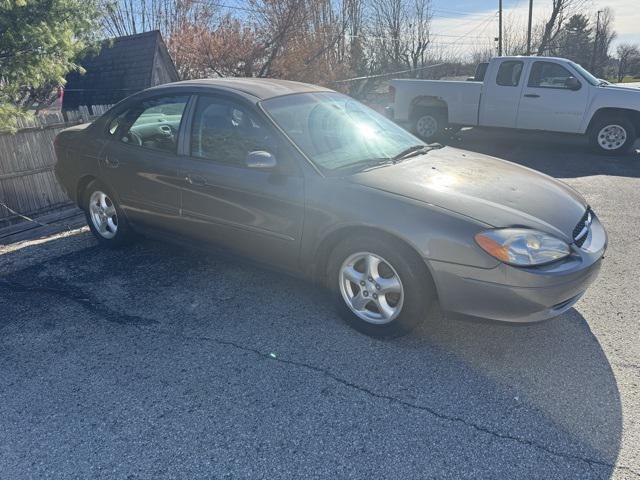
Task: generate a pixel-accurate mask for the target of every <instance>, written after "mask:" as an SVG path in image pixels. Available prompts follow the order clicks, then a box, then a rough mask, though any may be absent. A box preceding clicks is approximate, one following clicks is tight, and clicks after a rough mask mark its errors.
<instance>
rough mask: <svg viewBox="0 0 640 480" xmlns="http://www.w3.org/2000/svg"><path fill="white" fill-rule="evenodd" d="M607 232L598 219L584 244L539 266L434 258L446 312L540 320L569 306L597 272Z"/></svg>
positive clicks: (507, 320)
mask: <svg viewBox="0 0 640 480" xmlns="http://www.w3.org/2000/svg"><path fill="white" fill-rule="evenodd" d="M606 247H607V235H606V232H605V231H604V228H603V227H602V225H601V224H600V222H599V221H598V219H597V218H594V222H593V223H592V225H591V230H590V231H589V234H588V237H587V240H586V241H585V243H584V244H583V246H582V247H581V248H578V247H577V246H576V245H573V246H572V250H573V251H572V254H571V255H570V256H569V257H567V258H566V259H565V260H562V261H560V262H557V263H554V264H551V265H546V266H542V267H536V268H517V267H512V266H509V265H506V264H502V263H501V264H499V265H498V266H497V267H495V268H491V269H483V268H475V267H470V266H466V265H459V264H454V263H447V262H440V261H430V262H429V264H430V265H431V270H432V273H433V276H434V281H435V283H436V287H437V290H438V297H439V300H440V305H441V307H442V308H443V310H445V311H450V312H455V313H460V314H464V315H470V316H474V317H482V318H488V319H492V320H499V321H505V322H535V321H540V320H546V319H548V318H552V317H555V316H557V315H560V314H561V313H563V312H565V311H566V310H568V309H570V308H571V307H572V306H573V305H574V304H575V303H576V302H577V301H578V300H579V299H580V297H581V296H582V295H583V294H584V292H585V291H586V290H587V288H588V287H589V285H591V284H592V283H593V281H594V280H595V279H596V277H597V276H598V272H599V271H600V266H601V263H602V262H601V259H602V257H603V255H604V252H605V250H606Z"/></svg>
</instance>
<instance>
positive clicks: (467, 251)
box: [55, 79, 607, 336]
mask: <svg viewBox="0 0 640 480" xmlns="http://www.w3.org/2000/svg"><path fill="white" fill-rule="evenodd" d="M55 148H56V154H57V157H58V162H57V165H56V174H57V176H58V179H59V181H60V183H61V185H63V187H64V188H65V189H66V191H67V193H68V195H69V196H70V197H71V198H72V199H73V200H74V201H75V202H76V203H77V204H78V205H79V206H80V207H81V208H83V209H84V210H85V212H86V215H87V220H88V223H89V226H90V228H91V230H92V232H93V233H94V234H95V236H96V237H97V239H98V240H99V241H100V243H102V244H103V245H105V246H109V247H117V246H120V245H123V244H124V243H126V242H128V241H130V240H131V239H132V238H133V237H134V234H135V233H142V234H145V235H150V236H153V237H159V238H167V239H171V240H177V241H180V242H188V243H190V244H196V245H197V246H199V247H204V248H207V249H208V248H214V246H215V247H219V248H222V249H224V250H226V251H231V252H235V253H237V254H240V255H242V256H245V257H250V258H252V259H254V260H257V261H259V262H262V263H266V264H269V265H271V266H275V267H277V268H279V269H281V270H283V271H286V272H289V273H292V274H295V275H300V276H303V277H307V278H312V279H314V280H316V281H317V283H318V284H319V285H324V286H327V287H328V288H329V289H330V290H331V291H332V292H333V294H334V296H335V299H336V303H337V305H338V308H339V309H340V311H341V312H342V313H343V316H344V318H345V319H346V321H347V322H348V323H349V324H350V325H352V326H353V327H355V328H357V329H358V330H360V331H363V332H365V333H368V334H370V335H377V336H388V335H398V334H402V333H406V332H408V331H410V330H411V329H412V328H413V327H415V326H416V325H417V324H418V323H419V322H420V321H422V320H423V319H425V318H426V317H427V316H428V311H429V307H430V305H431V303H432V302H433V301H435V300H436V299H437V300H438V301H439V303H440V305H441V307H442V309H444V310H446V311H452V312H457V313H461V314H465V315H471V316H476V317H483V318H490V319H494V320H500V321H507V322H528V321H537V320H543V319H546V318H550V317H553V316H555V315H558V314H560V313H562V312H564V311H565V310H567V309H569V308H570V307H571V306H572V305H573V304H574V303H575V302H576V301H577V300H578V299H579V298H580V296H581V295H582V294H583V293H584V292H585V290H586V289H587V287H588V286H589V284H590V283H591V282H593V280H594V279H595V278H596V276H597V273H598V270H599V268H600V263H601V258H602V256H603V254H604V251H605V248H606V245H607V236H606V233H605V231H604V229H603V227H602V225H601V224H600V222H599V221H598V217H597V216H596V215H595V213H594V212H593V211H592V210H591V209H590V208H589V206H588V204H587V202H586V201H585V200H584V199H583V198H582V197H581V196H580V194H578V193H577V192H576V191H574V190H572V189H571V188H570V187H568V186H567V185H565V184H563V183H561V182H559V181H557V180H554V179H553V178H550V177H548V176H545V175H542V174H540V173H538V172H535V171H533V170H530V169H527V168H523V167H521V166H517V165H514V164H512V163H509V162H504V161H501V160H497V159H495V158H491V157H486V156H481V155H477V154H472V153H469V152H465V151H462V150H457V149H454V148H449V147H446V148H438V147H437V146H429V145H426V144H424V143H423V142H421V141H420V140H419V139H417V138H416V137H414V136H413V135H411V134H410V133H408V132H406V131H405V130H403V129H401V128H400V127H398V126H397V125H395V124H394V123H392V122H391V121H389V120H387V119H386V118H384V117H383V116H381V115H379V114H377V113H376V112H374V111H373V110H371V109H369V108H367V107H365V106H364V105H362V104H360V103H358V102H356V101H355V100H353V99H352V98H350V97H348V96H345V95H342V94H339V93H336V92H334V91H332V90H329V89H326V88H322V87H317V86H313V85H306V84H301V83H296V82H287V81H281V80H271V79H217V80H195V81H185V82H178V83H173V84H168V85H164V86H161V87H155V88H151V89H149V90H146V91H144V92H141V93H139V94H136V95H133V96H131V97H129V98H127V99H125V100H123V101H122V102H120V103H119V104H118V105H116V106H115V107H114V108H113V109H111V110H110V111H109V112H107V113H106V114H105V115H103V116H102V117H100V118H99V119H98V120H96V121H95V122H94V123H92V124H88V125H81V126H78V127H73V128H70V129H67V130H64V131H63V132H62V133H60V134H59V135H58V137H57V138H56V142H55ZM212 281H215V278H212ZM265 288H268V286H266V287H265Z"/></svg>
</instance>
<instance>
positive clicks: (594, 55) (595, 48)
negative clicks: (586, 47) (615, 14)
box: [589, 10, 602, 72]
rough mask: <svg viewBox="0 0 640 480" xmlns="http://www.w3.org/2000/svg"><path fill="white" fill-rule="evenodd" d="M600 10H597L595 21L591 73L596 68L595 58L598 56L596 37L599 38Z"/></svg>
mask: <svg viewBox="0 0 640 480" xmlns="http://www.w3.org/2000/svg"><path fill="white" fill-rule="evenodd" d="M601 13H602V10H598V18H597V20H596V38H594V39H593V55H591V68H590V69H589V70H591V71H592V72H593V71H594V70H595V68H596V56H597V54H598V37H599V36H600V35H599V34H600V14H601Z"/></svg>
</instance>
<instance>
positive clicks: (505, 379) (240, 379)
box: [0, 131, 640, 480]
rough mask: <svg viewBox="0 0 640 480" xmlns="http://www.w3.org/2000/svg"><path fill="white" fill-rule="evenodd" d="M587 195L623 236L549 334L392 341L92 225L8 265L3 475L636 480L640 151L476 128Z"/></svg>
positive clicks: (472, 325)
mask: <svg viewBox="0 0 640 480" xmlns="http://www.w3.org/2000/svg"><path fill="white" fill-rule="evenodd" d="M453 143H454V144H455V145H456V146H459V147H462V148H467V149H470V150H474V151H480V152H483V153H488V154H492V155H496V156H498V157H501V158H505V159H508V160H511V161H515V162H518V163H520V164H523V165H526V166H529V167H531V168H536V169H538V170H541V171H543V172H545V173H548V174H550V175H553V176H556V177H558V178H561V179H563V180H564V181H566V182H567V183H569V184H570V185H572V186H573V187H575V188H577V189H578V190H580V191H581V192H582V193H583V194H584V195H585V197H586V198H587V199H588V201H589V203H590V204H591V206H592V207H593V209H594V210H595V211H596V212H597V213H598V215H599V217H600V218H601V220H602V221H603V223H604V225H605V227H606V228H607V230H608V233H609V235H610V246H609V249H608V251H607V255H606V258H605V261H604V264H603V268H602V271H601V274H600V277H599V279H598V281H597V282H596V283H595V284H594V285H593V286H592V287H591V289H590V290H589V291H588V292H587V294H586V295H585V296H584V297H583V298H582V299H581V300H580V302H579V303H578V304H577V305H576V306H575V308H573V309H571V310H569V311H568V312H567V313H566V314H564V315H562V316H561V317H559V318H556V319H554V320H551V321H547V322H543V323H538V324H532V325H524V326H514V325H508V324H499V323H491V322H477V321H471V320H469V319H464V318H452V317H447V316H444V315H442V313H441V312H440V311H439V309H438V307H437V305H436V306H434V308H433V311H432V312H431V321H429V322H428V323H426V324H425V325H424V326H422V327H421V328H420V329H418V330H417V331H416V332H414V333H413V334H412V335H409V336H406V337H403V338H400V339H394V340H376V339H372V338H369V337H367V336H364V335H362V334H359V333H357V332H355V331H353V330H351V329H349V328H348V327H347V326H346V325H344V324H343V323H342V322H341V321H340V319H339V318H338V316H337V315H336V313H335V309H334V307H333V305H332V304H331V302H330V300H329V298H328V297H327V295H326V293H325V292H323V291H322V290H320V289H319V288H317V287H316V286H314V285H312V284H310V283H306V282H303V281H300V280H298V279H294V278H290V277H287V276H284V275H282V274H279V273H275V272H272V271H269V270H265V269H262V268H259V267H256V266H253V265H250V264H247V263H243V262H238V261H237V260H235V259H232V258H225V257H222V256H216V255H213V254H211V255H206V254H203V253H202V252H199V251H192V250H188V249H185V248H183V247H177V246H173V245H168V244H163V243H160V242H157V241H154V240H149V239H147V240H141V241H139V242H138V243H136V244H134V245H132V246H129V247H126V248H124V249H120V250H116V251H110V250H104V249H102V248H100V247H99V246H98V245H97V243H96V241H95V240H93V238H92V237H91V235H90V234H89V232H88V231H87V230H86V229H81V230H75V231H72V232H65V233H62V234H58V235H53V236H49V237H46V238H43V239H39V240H36V241H27V242H22V243H17V244H12V245H8V246H4V247H0V479H11V480H14V479H15V480H18V479H27V478H46V479H48V478H51V479H74V478H78V479H88V478H92V479H93V478H98V479H102V478H104V479H107V478H108V479H111V478H114V479H143V478H144V479H164V478H176V479H200V478H207V479H211V478H264V479H280V478H284V479H293V478H295V479H298V478H354V479H356V478H357V479H359V478H375V479H395V478H398V479H423V478H507V479H524V478H544V479H552V478H563V479H566V478H576V479H589V478H598V479H604V478H638V477H640V375H639V374H640V326H639V325H638V320H639V318H640V293H639V292H640V275H639V272H640V154H634V155H629V156H627V157H621V158H617V157H616V158H608V157H602V156H597V155H593V154H592V153H590V151H589V150H588V148H587V147H586V145H584V143H583V142H582V141H581V140H576V139H572V138H564V137H561V136H558V137H555V136H550V135H530V134H529V135H525V134H522V135H509V136H506V135H505V134H503V133H500V132H489V133H487V132H480V131H470V132H466V131H465V132H462V133H461V134H460V136H459V137H458V138H457V139H455V140H454V141H453Z"/></svg>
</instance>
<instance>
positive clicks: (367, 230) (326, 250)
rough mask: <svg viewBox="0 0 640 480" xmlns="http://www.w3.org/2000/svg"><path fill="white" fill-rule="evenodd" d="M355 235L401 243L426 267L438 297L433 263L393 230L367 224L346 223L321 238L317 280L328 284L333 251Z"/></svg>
mask: <svg viewBox="0 0 640 480" xmlns="http://www.w3.org/2000/svg"><path fill="white" fill-rule="evenodd" d="M355 235H375V236H377V237H378V238H384V239H385V240H386V241H388V242H390V243H393V244H394V245H399V246H400V248H402V249H403V250H405V252H407V253H408V254H409V255H411V256H413V257H414V260H415V261H416V262H417V263H419V264H420V265H422V266H423V267H424V270H425V272H426V273H427V276H428V277H429V279H430V281H431V283H432V285H433V290H434V292H435V296H436V298H438V286H437V284H436V282H435V277H434V274H433V270H432V268H431V265H429V261H428V260H427V259H425V258H424V257H423V256H422V255H420V253H418V250H417V248H416V247H415V246H414V245H413V244H412V243H411V242H409V241H408V240H406V239H405V238H403V237H401V236H399V235H397V234H395V233H393V232H389V231H386V230H383V229H381V228H378V227H372V226H367V225H344V226H341V227H338V228H336V229H334V230H332V231H331V232H329V233H328V234H326V235H325V236H324V237H323V238H322V240H320V242H319V243H318V246H317V248H316V250H315V254H314V262H313V265H314V271H313V277H314V280H315V281H317V282H319V283H321V284H324V285H326V281H327V278H326V274H327V264H328V262H329V258H330V256H331V252H332V251H333V249H334V248H335V247H336V246H337V245H338V244H339V243H340V242H341V241H342V240H344V239H345V238H348V237H350V236H355Z"/></svg>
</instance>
